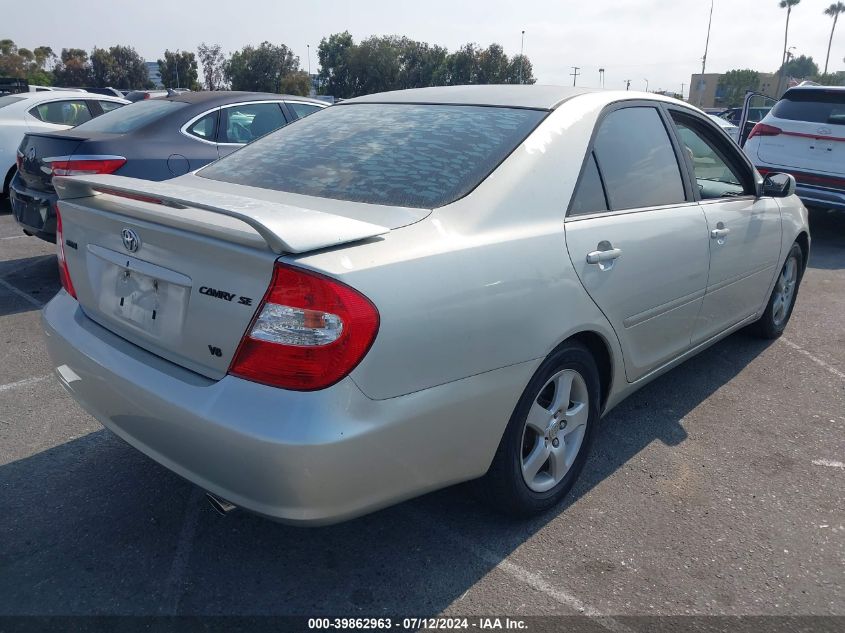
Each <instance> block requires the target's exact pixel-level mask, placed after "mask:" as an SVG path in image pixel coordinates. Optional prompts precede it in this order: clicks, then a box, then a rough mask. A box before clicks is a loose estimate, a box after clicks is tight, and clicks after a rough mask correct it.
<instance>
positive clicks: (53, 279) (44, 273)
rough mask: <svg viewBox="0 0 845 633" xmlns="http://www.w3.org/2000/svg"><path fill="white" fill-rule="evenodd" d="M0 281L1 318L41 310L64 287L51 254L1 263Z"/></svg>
mask: <svg viewBox="0 0 845 633" xmlns="http://www.w3.org/2000/svg"><path fill="white" fill-rule="evenodd" d="M33 239H34V238H33ZM0 280H2V281H3V282H4V283H3V284H0V317H2V316H6V315H10V314H18V313H21V312H31V311H32V310H38V309H40V307H41V305H43V304H44V303H46V302H48V301H49V300H50V299H52V298H53V295H55V294H56V293H57V292H58V291H59V289H60V288H61V282H60V281H59V270H58V266H57V265H56V256H55V255H52V254H50V255H37V256H34V257H24V258H20V259H12V260H6V261H0ZM7 284H8V285H7ZM9 286H11V288H12V289H14V290H12V289H10V288H9ZM25 297H29V298H30V300H27V299H26V298H25Z"/></svg>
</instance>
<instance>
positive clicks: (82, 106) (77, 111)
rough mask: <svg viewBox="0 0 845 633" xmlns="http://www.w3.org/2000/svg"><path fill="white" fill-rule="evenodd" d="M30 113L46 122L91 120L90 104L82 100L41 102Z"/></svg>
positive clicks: (77, 122)
mask: <svg viewBox="0 0 845 633" xmlns="http://www.w3.org/2000/svg"><path fill="white" fill-rule="evenodd" d="M29 113H30V114H31V115H32V116H34V117H35V118H36V119H40V120H41V121H44V122H45V123H54V124H56V125H74V126H76V125H79V124H80V123H85V122H86V121H90V120H91V111H90V110H88V104H87V103H85V102H84V101H82V100H68V101H50V102H48V103H39V104H38V105H37V106H35V107H34V108H32V109H31V110H30V111H29Z"/></svg>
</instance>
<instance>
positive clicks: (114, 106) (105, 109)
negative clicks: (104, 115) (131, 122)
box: [97, 101, 123, 112]
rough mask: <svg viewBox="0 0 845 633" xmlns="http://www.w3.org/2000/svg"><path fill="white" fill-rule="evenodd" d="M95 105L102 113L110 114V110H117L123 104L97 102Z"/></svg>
mask: <svg viewBox="0 0 845 633" xmlns="http://www.w3.org/2000/svg"><path fill="white" fill-rule="evenodd" d="M97 103H99V104H100V107H101V108H102V109H103V112H111V111H112V110H117V109H118V108H120V107H121V106H123V104H122V103H120V102H118V101H98V102H97Z"/></svg>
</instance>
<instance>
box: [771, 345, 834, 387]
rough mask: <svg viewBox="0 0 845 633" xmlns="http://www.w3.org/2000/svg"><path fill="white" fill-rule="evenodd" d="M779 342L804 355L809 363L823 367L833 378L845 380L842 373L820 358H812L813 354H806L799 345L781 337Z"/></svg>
mask: <svg viewBox="0 0 845 633" xmlns="http://www.w3.org/2000/svg"><path fill="white" fill-rule="evenodd" d="M779 340H781V341H783V342H784V343H786V344H787V345H789V347H791V348H792V349H794V350H795V351H796V352H799V353H801V354H804V356H806V357H807V358H809V359H810V360H811V361H813V362H814V363H816V364H817V365H819V366H820V367H824V368H825V369H826V370H827V371H829V372H830V373H831V374H833V375H834V376H837V377H839V378H842V379H843V380H845V373H843V372H841V371H839V370H838V369H836V367H834V366H832V365H829V364H828V363H826V362H824V361H823V360H822V359H821V358H818V357H816V356H814V355H813V354H811V353H810V352H808V351H807V350H805V349H804V348H803V347H801V346H800V345H798V344H797V343H793V342H792V341H790V340H789V339H788V338H786V337H783V336H781V337H780V339H779Z"/></svg>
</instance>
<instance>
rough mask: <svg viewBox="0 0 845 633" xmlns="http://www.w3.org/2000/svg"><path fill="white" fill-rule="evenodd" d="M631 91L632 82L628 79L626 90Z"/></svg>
mask: <svg viewBox="0 0 845 633" xmlns="http://www.w3.org/2000/svg"><path fill="white" fill-rule="evenodd" d="M630 89H631V80H630V79H626V80H625V90H630Z"/></svg>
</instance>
